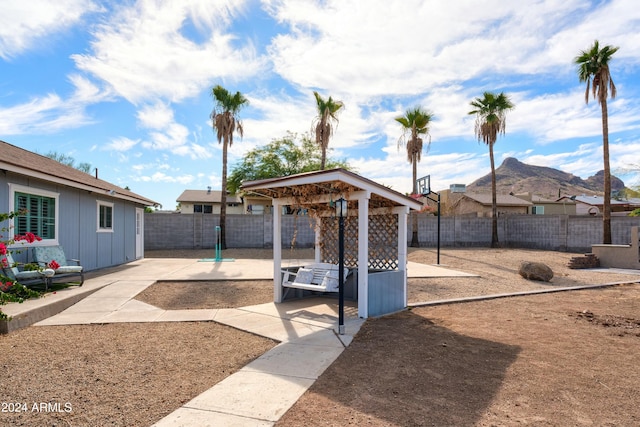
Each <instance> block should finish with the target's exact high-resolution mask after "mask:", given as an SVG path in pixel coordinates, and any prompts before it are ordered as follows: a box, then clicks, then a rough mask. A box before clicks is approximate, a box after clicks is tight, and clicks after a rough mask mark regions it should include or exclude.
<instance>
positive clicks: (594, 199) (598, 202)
mask: <svg viewBox="0 0 640 427" xmlns="http://www.w3.org/2000/svg"><path fill="white" fill-rule="evenodd" d="M572 197H573V196H572ZM561 200H575V201H576V202H577V203H584V204H585V205H590V206H602V205H604V197H602V196H575V197H574V199H571V197H567V196H562V197H561V198H560V199H558V201H561ZM611 204H612V205H628V204H629V201H628V200H626V201H625V200H616V199H611Z"/></svg>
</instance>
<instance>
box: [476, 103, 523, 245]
mask: <svg viewBox="0 0 640 427" xmlns="http://www.w3.org/2000/svg"><path fill="white" fill-rule="evenodd" d="M471 106H472V107H473V108H474V110H473V111H470V112H469V114H475V116H476V124H475V129H474V132H475V134H476V137H477V138H478V141H481V142H483V143H485V144H486V145H488V146H489V160H490V161H491V217H492V221H491V247H492V248H497V247H499V246H500V244H499V242H498V202H497V195H496V166H495V161H494V158H493V144H495V143H496V141H497V140H498V135H499V134H502V135H504V134H505V130H506V123H507V122H506V118H507V111H509V110H512V109H513V108H514V107H515V105H514V104H513V103H512V102H511V100H510V99H509V97H508V96H507V95H505V94H504V92H501V93H500V94H498V95H496V94H494V93H491V92H485V93H484V94H483V97H482V98H476V99H474V100H473V101H471Z"/></svg>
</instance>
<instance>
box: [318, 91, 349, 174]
mask: <svg viewBox="0 0 640 427" xmlns="http://www.w3.org/2000/svg"><path fill="white" fill-rule="evenodd" d="M313 95H314V96H315V97H316V105H317V107H318V116H317V117H316V118H315V119H314V120H313V124H315V127H314V126H313V124H312V129H311V131H312V132H313V133H315V135H316V143H317V144H318V145H319V146H320V149H321V150H322V157H321V158H320V170H324V166H325V163H326V161H327V148H328V147H329V139H330V138H331V135H333V123H332V122H336V123H338V117H337V113H338V111H339V110H340V109H341V108H342V107H344V104H343V103H342V101H334V100H333V99H332V98H331V97H329V99H327V100H324V99H322V97H321V96H320V95H319V94H318V92H315V91H314V92H313Z"/></svg>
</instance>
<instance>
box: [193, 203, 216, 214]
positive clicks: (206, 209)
mask: <svg viewBox="0 0 640 427" xmlns="http://www.w3.org/2000/svg"><path fill="white" fill-rule="evenodd" d="M193 213H206V214H210V213H213V205H193Z"/></svg>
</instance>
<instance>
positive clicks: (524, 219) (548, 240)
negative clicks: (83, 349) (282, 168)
mask: <svg viewBox="0 0 640 427" xmlns="http://www.w3.org/2000/svg"><path fill="white" fill-rule="evenodd" d="M440 220H441V221H440V245H441V246H442V247H469V246H478V247H488V246H489V245H490V244H491V218H477V217H442V218H441V219H440ZM218 224H219V216H218V215H212V214H158V213H151V214H145V227H144V228H145V230H144V231H145V233H144V237H145V250H154V249H208V248H215V244H216V234H215V227H216V226H217V225H218ZM314 225H315V221H314V220H313V219H311V218H309V217H306V216H298V217H295V216H284V217H282V247H283V248H290V247H291V244H292V241H293V237H294V234H295V247H297V248H310V247H313V245H314V241H315V232H314V228H313V226H314ZM632 226H640V217H635V218H634V217H617V216H616V217H613V218H612V219H611V229H612V240H613V244H628V243H629V239H630V233H631V231H630V230H631V227H632ZM411 227H412V221H411V220H410V221H408V230H407V239H408V241H409V242H410V241H411ZM437 230H438V218H437V217H435V216H432V215H422V214H419V215H418V240H419V242H420V246H422V247H435V246H436V245H437ZM226 237H227V247H229V248H272V247H273V217H272V216H271V215H227V230H226ZM498 238H499V240H500V243H501V244H502V245H503V246H505V247H519V248H531V249H546V250H558V251H569V252H590V251H591V245H592V244H597V243H601V242H602V218H601V217H587V216H568V215H510V216H506V217H502V218H499V219H498Z"/></svg>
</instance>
